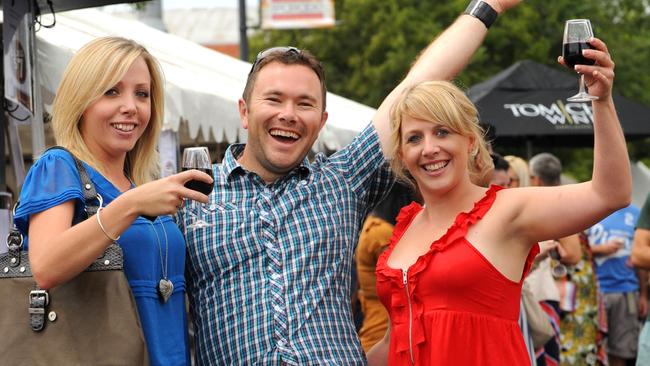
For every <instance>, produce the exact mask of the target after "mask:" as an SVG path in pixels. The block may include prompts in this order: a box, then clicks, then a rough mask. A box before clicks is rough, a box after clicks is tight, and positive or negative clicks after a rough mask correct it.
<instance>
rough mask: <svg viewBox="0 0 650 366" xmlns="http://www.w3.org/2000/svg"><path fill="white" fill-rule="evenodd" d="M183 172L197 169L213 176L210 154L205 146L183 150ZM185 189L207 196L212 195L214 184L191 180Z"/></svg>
mask: <svg viewBox="0 0 650 366" xmlns="http://www.w3.org/2000/svg"><path fill="white" fill-rule="evenodd" d="M181 169H182V170H183V171H186V170H190V169H196V170H200V171H202V172H204V173H205V174H208V175H210V176H212V163H211V161H210V153H209V152H208V148H207V147H205V146H201V147H188V148H186V149H185V150H183V162H182V164H181ZM185 187H187V188H189V189H193V190H195V191H199V192H201V193H203V194H205V195H209V194H210V193H212V188H213V187H214V183H205V182H203V181H200V180H194V179H193V180H190V181H188V182H186V183H185Z"/></svg>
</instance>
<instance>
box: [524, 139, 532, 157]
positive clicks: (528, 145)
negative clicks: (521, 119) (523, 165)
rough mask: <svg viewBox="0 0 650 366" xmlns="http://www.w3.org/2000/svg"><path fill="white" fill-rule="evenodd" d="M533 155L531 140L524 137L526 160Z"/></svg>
mask: <svg viewBox="0 0 650 366" xmlns="http://www.w3.org/2000/svg"><path fill="white" fill-rule="evenodd" d="M532 157H533V141H531V140H530V139H526V160H530V158H532Z"/></svg>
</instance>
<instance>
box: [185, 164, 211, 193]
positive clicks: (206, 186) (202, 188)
mask: <svg viewBox="0 0 650 366" xmlns="http://www.w3.org/2000/svg"><path fill="white" fill-rule="evenodd" d="M190 169H196V170H200V171H202V172H203V173H205V174H207V175H209V176H211V177H212V169H211V168H210V169H203V168H201V169H200V168H183V171H186V170H190ZM213 178H214V177H213ZM185 187H187V188H189V189H193V190H195V191H198V192H201V193H203V194H204V195H206V196H207V195H210V193H212V189H213V188H214V181H212V183H206V182H204V181H201V180H196V179H192V180H189V181H187V182H185Z"/></svg>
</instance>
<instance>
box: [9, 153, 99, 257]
mask: <svg viewBox="0 0 650 366" xmlns="http://www.w3.org/2000/svg"><path fill="white" fill-rule="evenodd" d="M50 150H63V151H65V152H67V153H68V154H70V156H71V157H72V159H74V162H75V165H76V166H77V171H78V172H79V179H80V180H81V192H82V194H83V196H84V211H85V212H86V217H85V218H83V219H82V220H80V221H83V220H85V219H87V218H89V217H90V216H92V215H94V214H95V213H97V210H98V209H99V206H101V205H102V202H103V199H102V196H101V195H100V194H98V193H97V190H96V189H95V185H94V184H93V182H92V180H90V175H89V174H88V171H87V170H86V168H85V167H84V165H83V163H82V162H81V160H79V159H78V158H77V157H76V156H75V155H74V154H73V153H72V152H70V150H68V149H66V148H65V147H63V146H52V147H51V148H49V149H47V150H46V151H45V152H47V151H50ZM19 204H20V201H16V204H15V205H14V208H13V213H14V216H15V214H16V208H18V205H19ZM77 223H78V222H73V225H74V224H77ZM22 248H23V235H22V233H21V232H20V231H19V230H18V228H17V227H16V225H15V224H14V225H12V228H11V230H10V232H9V235H7V251H8V252H9V253H10V255H11V256H12V258H16V259H15V261H14V260H13V259H12V261H11V264H10V265H11V266H12V267H17V266H19V265H20V251H21V250H22Z"/></svg>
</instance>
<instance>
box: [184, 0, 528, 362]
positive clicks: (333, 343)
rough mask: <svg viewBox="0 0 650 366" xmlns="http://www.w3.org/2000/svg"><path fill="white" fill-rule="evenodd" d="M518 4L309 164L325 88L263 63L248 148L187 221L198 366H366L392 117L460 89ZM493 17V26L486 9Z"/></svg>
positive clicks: (278, 63)
mask: <svg viewBox="0 0 650 366" xmlns="http://www.w3.org/2000/svg"><path fill="white" fill-rule="evenodd" d="M519 1H520V0H485V1H484V2H483V1H478V2H477V1H473V2H472V3H471V4H470V7H468V12H471V13H472V15H473V16H472V15H468V14H465V15H461V16H460V17H459V18H458V20H457V21H456V22H455V23H454V24H453V25H452V26H451V27H449V28H448V29H447V30H446V31H445V32H444V33H443V34H442V35H440V37H438V39H437V40H436V41H434V42H433V43H432V44H431V45H430V46H429V47H428V48H427V49H425V50H424V52H423V53H422V54H421V55H420V57H419V59H418V61H417V62H416V63H415V65H414V66H413V67H412V68H411V70H410V72H409V73H408V75H407V76H406V78H405V79H404V81H402V82H401V83H400V84H399V85H398V86H397V87H396V88H395V89H394V90H393V91H392V92H391V93H390V94H389V95H388V97H387V98H386V99H385V100H384V102H383V103H382V104H381V106H380V107H379V109H378V110H377V113H376V115H375V116H374V118H373V120H372V123H371V124H369V125H368V126H367V127H366V128H365V129H364V130H363V131H362V132H361V133H360V134H359V135H358V136H357V137H356V138H355V139H354V140H353V141H352V142H351V143H350V145H348V146H346V147H345V148H343V149H342V150H340V151H338V152H336V153H335V154H333V155H332V156H330V157H325V156H324V155H322V154H319V155H317V156H316V157H315V159H314V161H313V162H310V161H309V160H308V159H307V158H306V156H307V153H308V152H309V150H310V149H311V147H312V144H313V143H314V141H315V140H316V138H317V136H318V133H319V131H320V129H321V128H322V127H323V126H324V124H325V121H326V120H327V111H326V108H325V94H326V90H325V76H324V72H323V69H322V67H321V64H320V62H318V60H316V59H315V58H314V57H313V56H312V55H311V54H309V53H308V52H307V51H304V50H299V49H296V48H294V47H276V48H271V49H268V50H266V51H263V52H260V54H259V55H258V56H257V59H256V61H255V63H254V64H253V66H252V69H251V71H250V74H249V75H248V80H247V83H246V87H245V89H244V93H243V98H242V99H240V101H239V112H240V116H241V120H242V125H243V127H244V128H246V129H247V130H248V142H247V143H246V144H245V145H244V144H234V145H232V146H230V147H229V148H228V150H227V152H226V155H225V157H224V160H223V162H222V163H221V164H219V165H215V166H214V167H213V173H214V191H213V192H212V194H211V195H210V202H209V203H208V204H207V205H196V204H190V205H187V206H186V208H185V209H183V210H182V211H181V212H180V213H179V224H180V225H181V227H182V228H183V229H184V230H185V234H186V239H187V246H188V263H187V280H188V289H189V293H190V301H191V308H192V315H193V317H194V326H195V330H196V350H197V352H196V360H197V362H198V364H200V365H233V364H234V365H253V364H260V365H285V364H286V365H364V364H365V363H366V359H365V355H364V353H363V350H362V348H361V346H360V343H359V340H358V337H357V334H356V331H355V327H354V324H353V322H352V315H351V311H350V273H351V266H352V265H353V254H354V249H355V243H356V241H357V237H358V234H359V230H360V227H361V224H362V222H363V219H364V218H365V216H366V214H367V213H368V211H369V210H370V209H371V208H372V207H373V206H374V205H375V204H376V203H377V202H378V201H379V200H380V199H381V197H382V196H383V195H384V194H385V193H386V192H388V189H389V188H390V186H391V184H392V182H393V178H392V176H391V173H390V169H389V167H388V164H387V160H386V157H387V156H391V155H392V154H393V153H392V151H391V150H392V145H393V144H392V143H391V142H390V138H391V132H390V126H389V110H390V108H391V105H392V103H393V101H394V100H395V99H396V98H397V96H398V95H399V94H400V93H401V92H402V90H404V89H405V88H407V87H408V86H410V85H413V84H416V83H418V82H422V81H426V80H441V79H451V78H452V77H453V76H454V75H456V74H457V73H458V72H459V71H460V70H461V69H462V68H463V67H464V65H465V64H466V63H467V62H468V60H469V59H470V57H471V56H472V54H473V53H474V51H475V50H476V49H477V48H478V47H479V45H480V44H481V42H482V40H483V38H484V36H485V34H486V33H487V26H489V24H490V23H491V21H492V20H494V18H492V19H489V16H488V17H487V20H486V17H485V11H487V13H488V15H494V16H496V13H494V10H496V12H501V11H503V10H505V9H507V8H510V7H512V6H514V5H516V4H517V3H518V2H519ZM476 9H480V10H482V11H484V13H483V14H481V13H476V12H475V10H476Z"/></svg>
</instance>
